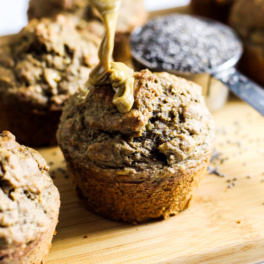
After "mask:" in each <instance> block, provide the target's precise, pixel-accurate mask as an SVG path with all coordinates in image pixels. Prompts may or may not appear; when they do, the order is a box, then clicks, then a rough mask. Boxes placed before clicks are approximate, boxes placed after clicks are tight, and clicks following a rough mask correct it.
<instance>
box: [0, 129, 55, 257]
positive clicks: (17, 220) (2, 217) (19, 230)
mask: <svg viewBox="0 0 264 264" xmlns="http://www.w3.org/2000/svg"><path fill="white" fill-rule="evenodd" d="M0 201H1V203H0V256H1V257H2V256H3V255H5V254H12V253H13V252H14V251H15V250H16V249H17V248H24V247H26V246H29V245H30V244H31V243H33V242H34V241H35V240H38V239H41V237H42V235H44V234H45V233H46V231H47V230H48V228H49V227H50V225H51V224H52V222H54V221H57V217H58V210H59V206H60V201H59V192H58V190H57V188H56V187H55V186H54V184H53V182H52V179H51V178H50V176H49V174H48V166H47V164H46V161H45V160H44V159H43V158H42V157H41V155H40V154H39V153H38V152H37V151H35V150H33V149H30V148H27V147H25V146H22V145H20V144H18V143H17V142H16V140H15V137H14V136H13V135H12V134H11V133H10V132H7V131H5V132H3V133H2V134H0Z"/></svg>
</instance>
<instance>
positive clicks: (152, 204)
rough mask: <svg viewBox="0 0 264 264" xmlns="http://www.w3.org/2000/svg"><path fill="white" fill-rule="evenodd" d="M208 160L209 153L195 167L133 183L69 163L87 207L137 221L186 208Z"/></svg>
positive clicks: (108, 216) (113, 217)
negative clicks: (111, 179) (108, 179)
mask: <svg viewBox="0 0 264 264" xmlns="http://www.w3.org/2000/svg"><path fill="white" fill-rule="evenodd" d="M66 160H67V159H66ZM208 163H209V157H206V158H204V159H203V160H202V161H201V162H200V164H199V165H198V166H196V167H195V168H191V169H186V170H184V171H182V172H181V173H177V174H175V175H173V174H171V175H169V176H168V177H164V178H161V179H159V177H158V176H156V177H155V175H153V177H150V179H148V180H143V181H142V182H136V183H135V182H127V181H104V180H103V178H104V175H103V172H102V171H101V172H102V173H101V174H100V175H99V174H98V171H96V170H95V169H93V168H92V167H89V168H87V167H84V166H82V165H81V164H77V163H76V162H70V163H68V167H69V171H70V173H71V175H72V176H73V177H74V181H75V185H76V189H77V192H78V194H79V196H80V198H81V199H82V200H84V202H85V204H86V206H87V207H88V209H90V210H92V211H94V212H95V213H97V214H99V215H102V216H104V217H106V218H110V219H113V220H122V221H125V222H130V223H133V224H136V223H141V222H145V221H148V220H151V219H167V218H168V217H169V216H170V215H176V214H178V213H179V212H181V211H183V210H184V209H186V208H187V207H188V204H189V202H190V200H191V198H192V193H193V191H194V189H195V188H196V187H197V186H198V183H199V181H200V179H201V176H202V174H203V173H204V171H205V170H206V168H207V166H208ZM143 173H144V172H143ZM143 173H142V174H143ZM105 176H106V175H105ZM140 176H141V175H137V177H138V178H140ZM106 178H108V177H107V176H106Z"/></svg>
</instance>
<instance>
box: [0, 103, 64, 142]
mask: <svg viewBox="0 0 264 264" xmlns="http://www.w3.org/2000/svg"><path fill="white" fill-rule="evenodd" d="M61 113H62V111H61V110H58V111H43V112H39V111H34V109H31V108H30V107H26V105H24V104H19V103H17V104H14V105H11V104H0V131H4V130H8V131H10V132H11V133H12V134H14V135H15V136H16V139H17V141H18V142H19V143H20V144H23V145H26V146H30V147H43V146H52V145H56V144H57V139H56V131H57V129H58V124H59V122H60V116H61Z"/></svg>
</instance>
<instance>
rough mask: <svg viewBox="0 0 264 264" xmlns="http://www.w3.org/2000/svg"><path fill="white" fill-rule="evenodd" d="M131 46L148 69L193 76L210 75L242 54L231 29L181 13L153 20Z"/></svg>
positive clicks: (135, 37) (136, 35)
mask: <svg viewBox="0 0 264 264" xmlns="http://www.w3.org/2000/svg"><path fill="white" fill-rule="evenodd" d="M216 36H217V37H216ZM131 46H132V51H133V55H134V56H135V57H137V58H139V61H141V59H143V60H145V61H146V64H148V65H145V66H148V67H149V68H152V69H162V70H167V71H169V70H175V71H178V72H190V73H200V72H208V71H210V70H211V69H215V68H216V67H217V66H220V65H222V64H223V63H225V62H226V61H228V60H230V59H231V58H233V57H235V56H237V55H238V54H240V53H241V52H242V48H241V45H240V42H239V41H238V39H237V37H236V35H235V34H234V33H233V31H232V30H230V29H229V28H228V27H226V26H224V25H222V24H220V23H217V22H214V21H209V20H208V21H205V20H203V19H200V18H196V17H192V16H188V15H179V14H177V15H176V14H175V15H170V16H164V17H159V18H156V19H153V20H150V21H149V22H148V23H147V24H146V25H145V26H144V27H142V28H141V29H139V30H138V31H137V32H135V33H134V34H133V35H132V38H131Z"/></svg>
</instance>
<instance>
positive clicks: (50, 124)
mask: <svg viewBox="0 0 264 264" xmlns="http://www.w3.org/2000/svg"><path fill="white" fill-rule="evenodd" d="M100 31H101V34H103V27H102V25H101V24H100V23H99V22H97V21H90V22H84V21H82V22H81V23H80V22H79V21H77V20H76V18H75V17H72V16H62V15H58V16H56V17H54V18H53V19H48V18H44V19H41V20H37V19H34V20H31V21H30V23H29V24H28V25H27V26H26V27H25V28H24V29H23V30H22V31H21V32H20V33H18V34H17V35H16V36H15V37H12V41H10V43H9V44H8V45H6V46H5V47H3V48H1V50H0V54H1V56H0V131H2V130H9V131H11V132H12V133H14V134H15V135H16V137H17V140H18V142H20V143H22V144H25V145H28V146H47V145H54V144H56V136H55V135H56V131H57V127H58V123H59V118H60V115H61V112H62V108H63V106H64V103H65V101H67V100H68V99H69V97H70V96H71V95H72V94H74V93H75V91H76V90H77V89H78V88H82V87H84V84H85V83H86V81H87V80H88V76H89V72H90V70H91V68H92V67H93V66H95V65H96V64H97V62H98V56H97V52H98V47H99V44H100V37H99V36H98V35H97V34H99V33H100ZM95 32H96V33H95Z"/></svg>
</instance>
